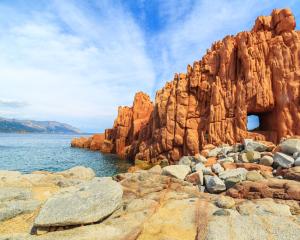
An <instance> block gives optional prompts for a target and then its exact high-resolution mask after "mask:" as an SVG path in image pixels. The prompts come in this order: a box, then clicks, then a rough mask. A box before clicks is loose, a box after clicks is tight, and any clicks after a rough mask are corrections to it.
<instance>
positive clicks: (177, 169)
mask: <svg viewBox="0 0 300 240" xmlns="http://www.w3.org/2000/svg"><path fill="white" fill-rule="evenodd" d="M190 171H191V168H190V166H187V165H170V166H166V167H164V168H163V169H162V174H163V175H168V176H172V177H175V178H178V179H181V180H183V179H184V178H185V177H186V175H188V173H189V172H190Z"/></svg>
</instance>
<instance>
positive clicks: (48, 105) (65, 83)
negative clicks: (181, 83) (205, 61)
mask: <svg viewBox="0 0 300 240" xmlns="http://www.w3.org/2000/svg"><path fill="white" fill-rule="evenodd" d="M110 8H112V9H114V10H113V11H111V12H109V11H108V12H106V13H105V16H104V17H103V16H101V15H100V16H96V17H95V16H93V15H92V14H91V13H90V12H89V11H88V9H87V10H83V9H81V8H79V7H78V6H76V5H73V4H71V2H68V3H67V2H66V1H57V2H56V3H55V4H54V5H52V6H51V8H50V9H49V8H48V9H47V12H40V13H38V12H34V13H31V14H28V15H26V19H21V21H18V22H17V23H14V24H13V25H6V26H1V23H0V27H1V28H3V27H5V29H6V30H5V31H4V30H2V36H3V34H4V35H5V38H1V39H0V52H1V54H0V79H2V80H1V85H2V86H1V89H4V90H5V91H1V95H0V97H2V98H15V99H19V100H20V101H26V102H28V103H30V105H29V106H26V107H24V108H23V109H20V110H18V111H16V112H15V114H13V116H12V114H11V113H10V114H8V116H6V117H20V118H35V119H47V120H51V119H55V120H59V121H60V120H61V121H64V122H66V121H67V122H70V123H78V124H77V126H79V127H82V126H81V124H80V122H79V121H78V119H83V118H86V119H89V122H91V125H90V126H89V129H99V130H103V129H104V128H105V127H109V126H110V125H111V124H112V123H113V118H114V116H115V115H116V113H117V106H118V105H123V104H131V102H132V99H133V96H134V93H135V92H136V91H138V90H144V91H149V90H150V89H151V88H152V86H153V81H154V72H153V69H152V63H151V61H150V60H149V58H148V57H147V55H146V53H145V49H144V48H145V47H144V46H145V43H144V39H143V36H142V32H141V31H140V29H139V27H138V26H137V25H136V24H135V23H134V22H133V21H132V19H131V18H130V16H128V15H126V14H125V13H124V12H122V9H120V8H115V6H113V5H111V6H110ZM90 14H91V15H90ZM15 15H18V12H15ZM41 16H46V17H44V18H42V17H41ZM54 19H55V20H54ZM66 29H67V30H66ZM3 31H4V32H3ZM107 118H110V119H111V122H110V124H109V125H107V124H108V121H106V122H105V124H106V125H102V124H101V121H102V120H103V119H107ZM84 130H85V129H84Z"/></svg>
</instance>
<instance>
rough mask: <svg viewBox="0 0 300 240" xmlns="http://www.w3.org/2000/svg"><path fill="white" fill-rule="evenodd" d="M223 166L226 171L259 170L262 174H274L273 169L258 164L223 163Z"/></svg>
mask: <svg viewBox="0 0 300 240" xmlns="http://www.w3.org/2000/svg"><path fill="white" fill-rule="evenodd" d="M222 165H223V167H224V168H225V170H229V169H236V168H245V169H247V170H248V171H252V170H257V171H261V172H270V173H272V171H273V168H272V167H269V166H264V165H260V164H256V163H223V164H222Z"/></svg>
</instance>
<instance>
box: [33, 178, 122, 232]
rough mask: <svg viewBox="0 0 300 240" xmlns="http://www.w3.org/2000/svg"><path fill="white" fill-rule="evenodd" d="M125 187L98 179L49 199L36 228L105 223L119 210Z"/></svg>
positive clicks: (40, 214)
mask: <svg viewBox="0 0 300 240" xmlns="http://www.w3.org/2000/svg"><path fill="white" fill-rule="evenodd" d="M122 194H123V191H122V187H121V186H120V184H119V183H117V182H115V181H113V180H111V179H109V178H104V179H103V178H102V179H101V178H95V179H93V180H92V181H90V182H87V183H83V184H79V185H78V186H76V187H71V188H69V189H67V190H65V191H62V192H60V193H58V194H56V195H55V196H53V197H51V198H49V199H48V200H47V202H46V203H45V204H44V205H43V207H42V209H41V211H40V213H39V215H38V216H37V218H36V219H35V223H34V225H35V226H39V227H46V226H67V225H77V224H87V223H93V222H97V221H100V220H102V219H103V218H105V217H107V216H108V215H110V214H111V213H112V212H113V211H114V210H116V208H118V207H119V205H120V203H121V199H122Z"/></svg>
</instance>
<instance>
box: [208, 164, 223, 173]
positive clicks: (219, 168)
mask: <svg viewBox="0 0 300 240" xmlns="http://www.w3.org/2000/svg"><path fill="white" fill-rule="evenodd" d="M211 169H212V170H213V172H214V173H217V174H219V173H220V172H223V171H224V168H223V167H222V166H221V165H220V163H216V164H214V165H212V167H211Z"/></svg>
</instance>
